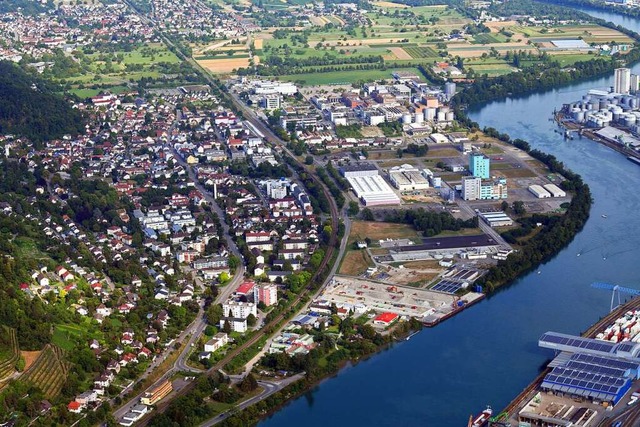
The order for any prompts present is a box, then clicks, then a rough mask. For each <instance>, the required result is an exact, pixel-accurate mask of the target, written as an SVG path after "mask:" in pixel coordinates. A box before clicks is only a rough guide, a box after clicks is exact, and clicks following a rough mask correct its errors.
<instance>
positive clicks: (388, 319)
mask: <svg viewBox="0 0 640 427" xmlns="http://www.w3.org/2000/svg"><path fill="white" fill-rule="evenodd" d="M397 318H398V315H397V314H396V313H389V312H386V313H382V314H379V315H378V316H377V317H376V318H375V319H373V323H374V324H375V325H381V326H389V325H390V324H391V323H393V322H394V321H395V320H396V319H397Z"/></svg>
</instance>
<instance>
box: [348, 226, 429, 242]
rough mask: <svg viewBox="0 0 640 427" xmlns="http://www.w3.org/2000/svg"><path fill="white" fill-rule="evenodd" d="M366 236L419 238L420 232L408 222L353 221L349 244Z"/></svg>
mask: <svg viewBox="0 0 640 427" xmlns="http://www.w3.org/2000/svg"><path fill="white" fill-rule="evenodd" d="M366 237H368V238H370V239H371V240H374V241H377V240H382V239H387V238H391V239H419V238H420V236H419V235H418V232H417V231H416V230H414V229H413V227H412V226H410V225H408V224H393V223H387V222H373V221H353V223H352V224H351V233H350V234H349V240H348V241H347V245H352V244H353V242H355V241H356V240H364V239H365V238H366Z"/></svg>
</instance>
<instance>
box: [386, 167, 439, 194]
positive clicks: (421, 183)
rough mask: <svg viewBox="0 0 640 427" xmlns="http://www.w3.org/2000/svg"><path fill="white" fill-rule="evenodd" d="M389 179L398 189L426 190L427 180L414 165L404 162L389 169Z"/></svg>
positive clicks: (427, 186)
mask: <svg viewBox="0 0 640 427" xmlns="http://www.w3.org/2000/svg"><path fill="white" fill-rule="evenodd" d="M389 180H390V181H391V183H392V184H393V185H394V186H395V187H396V188H397V189H398V190H400V191H411V190H426V189H428V188H429V181H428V180H427V179H426V178H425V177H424V176H423V175H422V174H421V173H420V171H419V170H418V169H416V168H415V167H413V166H411V165H408V164H405V165H402V166H395V167H393V168H391V169H389Z"/></svg>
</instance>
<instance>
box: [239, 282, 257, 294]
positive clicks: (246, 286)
mask: <svg viewBox="0 0 640 427" xmlns="http://www.w3.org/2000/svg"><path fill="white" fill-rule="evenodd" d="M255 285H256V284H255V283H254V282H244V283H243V284H242V285H240V286H238V289H237V290H236V292H237V293H239V294H242V295H246V294H248V293H249V292H251V290H252V289H253V287H254V286H255Z"/></svg>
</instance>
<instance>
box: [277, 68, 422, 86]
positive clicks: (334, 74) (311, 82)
mask: <svg viewBox="0 0 640 427" xmlns="http://www.w3.org/2000/svg"><path fill="white" fill-rule="evenodd" d="M401 70H402V71H409V72H414V73H416V74H418V75H422V73H420V70H418V69H417V68H402V69H401ZM392 71H393V70H356V71H331V72H327V73H321V74H320V73H309V74H290V75H286V76H280V80H285V81H291V82H300V83H301V84H302V85H304V86H315V85H329V84H351V83H355V82H359V81H364V82H371V81H375V80H384V79H391V78H392V76H391V73H392Z"/></svg>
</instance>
